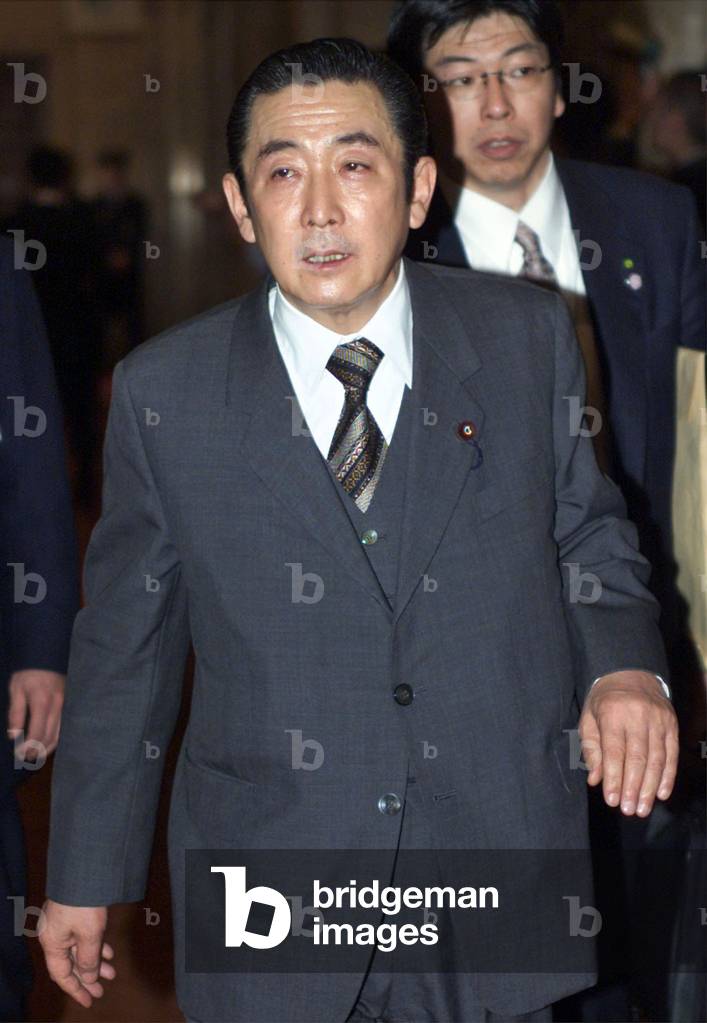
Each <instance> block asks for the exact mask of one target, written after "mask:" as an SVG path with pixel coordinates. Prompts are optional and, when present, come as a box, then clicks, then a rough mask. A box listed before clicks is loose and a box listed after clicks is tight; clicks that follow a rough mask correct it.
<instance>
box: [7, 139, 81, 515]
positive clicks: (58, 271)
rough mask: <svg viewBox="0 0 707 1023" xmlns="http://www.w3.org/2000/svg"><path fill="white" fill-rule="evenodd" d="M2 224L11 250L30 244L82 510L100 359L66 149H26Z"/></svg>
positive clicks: (78, 209) (78, 206)
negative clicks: (21, 177) (22, 181)
mask: <svg viewBox="0 0 707 1023" xmlns="http://www.w3.org/2000/svg"><path fill="white" fill-rule="evenodd" d="M5 229H6V230H7V231H9V232H10V233H11V234H13V236H14V238H15V251H16V253H17V252H18V251H19V249H20V248H21V247H22V245H23V243H24V244H26V243H29V242H32V243H35V245H34V246H33V247H32V248H31V249H28V250H26V255H27V256H28V257H29V258H28V259H27V260H26V262H25V267H26V269H28V270H31V273H32V279H33V283H34V285H35V287H36V289H37V294H38V296H39V302H40V305H41V308H42V314H43V316H44V322H45V324H46V328H47V335H48V337H49V345H50V349H51V354H52V358H53V362H54V368H55V371H56V379H57V385H58V388H59V395H60V398H61V402H62V406H63V410H64V421H65V425H66V430H67V434H68V440H69V448H70V453H71V456H72V480H73V484H74V494H75V497H76V499H77V501H78V502H79V503H80V504H81V505H83V506H84V507H90V506H91V505H92V503H93V501H94V499H95V496H96V478H95V471H94V462H95V458H96V453H97V449H98V446H99V436H98V422H97V406H96V383H97V377H98V371H99V367H100V363H101V351H100V334H99V321H98V310H97V298H96V295H97V290H96V266H97V261H96V239H95V231H94V226H93V213H92V211H91V208H90V206H89V205H88V204H87V203H86V202H84V201H83V200H81V199H80V198H78V197H77V195H76V194H75V192H74V188H73V164H72V161H71V158H70V157H69V156H68V154H67V153H65V152H63V151H62V150H60V149H54V148H51V147H49V146H39V147H36V148H35V149H33V150H32V152H31V153H30V154H29V158H28V161H27V197H26V199H25V200H24V201H23V202H22V203H21V204H20V206H19V208H18V209H17V211H16V212H15V213H14V214H12V215H11V216H10V217H9V218H8V221H7V222H6V224H5ZM17 232H21V235H18V233H17ZM36 243H38V245H39V248H36V247H35V246H36ZM17 262H18V260H16V263H17Z"/></svg>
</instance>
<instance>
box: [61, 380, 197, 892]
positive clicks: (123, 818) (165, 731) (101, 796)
mask: <svg viewBox="0 0 707 1023" xmlns="http://www.w3.org/2000/svg"><path fill="white" fill-rule="evenodd" d="M126 375H127V374H126V372H125V367H124V360H123V362H119V363H118V365H117V366H116V369H115V372H114V375H113V395H112V401H111V406H110V411H109V416H108V426H107V431H106V439H105V446H104V493H103V512H102V515H101V518H100V520H99V522H98V523H97V525H96V527H95V529H94V531H93V534H92V536H91V540H90V543H89V547H88V551H87V554H86V560H85V563H84V589H85V597H86V606H85V607H84V608H82V610H81V611H80V612H79V614H78V615H77V618H76V623H75V625H74V633H73V636H72V642H71V653H70V659H69V672H68V678H67V686H66V702H65V705H64V716H63V722H62V730H61V737H60V740H59V746H58V749H57V753H56V760H55V764H54V771H53V779H52V806H51V833H50V844H49V858H48V870H47V894H48V896H49V897H50V898H52V899H54V900H56V901H58V902H62V903H65V904H67V905H82V906H104V905H109V904H111V903H115V902H135V901H138V900H139V899H141V898H143V896H144V894H145V889H146V885H147V874H148V868H149V860H150V853H151V847H152V840H153V836H154V828H155V815H156V810H157V803H158V798H159V791H160V783H161V779H162V773H163V766H164V761H165V754H166V751H167V746H168V743H169V741H170V738H171V736H172V734H173V731H174V727H175V723H176V719H177V714H178V712H179V706H180V698H181V692H182V683H183V677H184V667H185V662H186V656H187V653H188V649H189V639H190V636H189V626H188V614H187V599H186V587H185V584H184V580H183V577H182V570H181V564H180V561H179V557H178V553H177V550H176V549H175V546H174V544H173V543H172V540H171V537H170V535H169V532H168V528H167V523H166V521H165V517H164V514H163V510H162V506H161V503H160V498H159V495H158V493H157V489H156V486H155V481H154V479H153V476H152V471H151V468H150V465H149V463H148V460H147V456H146V454H145V450H144V448H143V444H142V439H141V434H140V429H139V427H138V421H137V413H136V411H135V409H134V407H133V404H132V401H131V398H130V393H129V389H128V384H127V380H126Z"/></svg>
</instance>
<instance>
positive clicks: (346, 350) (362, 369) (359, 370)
mask: <svg viewBox="0 0 707 1023" xmlns="http://www.w3.org/2000/svg"><path fill="white" fill-rule="evenodd" d="M382 358H383V352H382V351H381V350H380V348H378V347H377V346H376V345H374V344H373V342H372V341H369V340H368V338H365V337H357V338H354V340H353V341H349V342H348V344H345V345H337V346H336V348H335V349H334V351H333V352H332V354H331V355H330V357H329V361H328V362H327V364H326V368H327V369H328V370H329V372H330V373H331V374H332V375H333V376H335V377H336V379H337V380H340V381H341V383H342V384H343V385H344V387H345V388H346V393H347V395H348V394H350V393H354V394H359V393H360V394H361V395H365V394H366V392H367V390H368V385H369V384H370V382H371V380H372V379H373V374H374V373H375V371H376V369H377V368H378V365H379V363H380V361H381V359H382Z"/></svg>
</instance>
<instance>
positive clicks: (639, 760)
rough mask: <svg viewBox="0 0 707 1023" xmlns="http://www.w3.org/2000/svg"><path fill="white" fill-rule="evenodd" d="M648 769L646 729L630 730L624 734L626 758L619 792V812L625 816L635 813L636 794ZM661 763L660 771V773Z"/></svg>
mask: <svg viewBox="0 0 707 1023" xmlns="http://www.w3.org/2000/svg"><path fill="white" fill-rule="evenodd" d="M647 767H648V729H647V728H646V727H645V726H643V727H641V728H640V730H638V728H631V729H629V730H627V734H626V758H625V760H624V777H623V786H622V792H621V811H622V813H625V814H627V815H630V814H632V813H635V812H636V804H637V802H638V793H639V792H640V790H641V785H642V784H643V778H644V777H645V773H646V768H647ZM662 769H663V768H662V761H661V771H662Z"/></svg>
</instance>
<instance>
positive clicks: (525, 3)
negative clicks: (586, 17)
mask: <svg viewBox="0 0 707 1023" xmlns="http://www.w3.org/2000/svg"><path fill="white" fill-rule="evenodd" d="M495 13H499V14H509V15H511V16H513V17H516V18H522V19H523V21H524V22H525V23H526V25H527V26H528V27H529V28H530V29H531V31H532V33H533V35H535V36H536V37H537V38H538V39H539V40H540V41H541V42H542V43H544V44H545V45H546V46H547V49H548V53H549V55H550V63H551V64H552V65H553V67H554V68H555V77H556V80H557V81H558V84H559V72H560V66H561V57H562V45H563V40H564V32H563V27H562V16H561V14H560V9H559V7H558V6H557V4H556V3H555V0H398V4H397V6H396V7H395V9H394V11H393V14H392V17H391V21H390V26H389V28H388V47H387V52H388V55H389V56H390V57H391V58H392V59H393V60H394V61H395V62H396V64H399V65H400V67H402V68H404V69H405V70H406V71H407V73H408V74H409V75H410V77H411V78H413V79H414V80H415V81H416V82H418V81H419V77H420V75H421V74H422V72H423V70H424V57H425V53H426V52H427V50H429V49H431V48H432V47H433V46H434V45H435V43H436V42H437V40H438V39H439V38H440V36H441V35H443V34H444V32H446V31H447V29H448V28H452V26H453V25H457V24H459V22H466V24H467V25H470V24H471V23H472V22H474V21H476V20H477V19H478V18H485V17H487V16H488V15H489V14H495Z"/></svg>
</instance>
